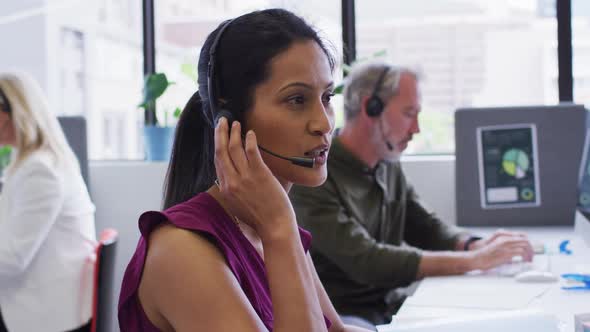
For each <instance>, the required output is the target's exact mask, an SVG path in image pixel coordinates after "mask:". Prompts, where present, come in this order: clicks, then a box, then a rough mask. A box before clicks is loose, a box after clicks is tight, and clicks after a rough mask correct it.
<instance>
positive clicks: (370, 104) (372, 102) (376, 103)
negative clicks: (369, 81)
mask: <svg viewBox="0 0 590 332" xmlns="http://www.w3.org/2000/svg"><path fill="white" fill-rule="evenodd" d="M388 72H389V67H385V69H383V71H382V72H381V74H379V78H378V79H377V83H375V88H373V93H372V94H371V97H369V99H367V104H366V106H365V110H366V112H367V115H368V116H369V117H371V118H377V117H379V116H381V114H382V113H383V110H384V109H385V104H384V103H383V100H381V98H380V97H379V95H378V93H379V90H380V89H381V86H382V85H383V81H385V75H387V73H388ZM379 125H380V126H381V135H382V136H383V141H384V142H385V146H386V147H387V149H388V150H389V151H393V150H394V146H393V144H391V142H390V141H389V140H388V139H387V137H385V133H384V132H383V121H382V120H380V122H379Z"/></svg>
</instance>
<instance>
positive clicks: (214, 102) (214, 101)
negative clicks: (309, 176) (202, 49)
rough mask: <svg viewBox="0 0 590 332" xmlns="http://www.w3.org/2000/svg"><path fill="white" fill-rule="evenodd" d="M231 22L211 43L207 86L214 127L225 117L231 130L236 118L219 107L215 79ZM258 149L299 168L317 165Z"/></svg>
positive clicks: (223, 24)
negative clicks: (217, 57)
mask: <svg viewBox="0 0 590 332" xmlns="http://www.w3.org/2000/svg"><path fill="white" fill-rule="evenodd" d="M231 22H233V19H232V20H227V21H225V22H223V23H222V25H221V27H219V32H217V36H215V39H214V40H213V43H211V47H210V48H209V64H208V65H207V85H208V91H207V92H208V95H209V107H210V108H211V113H212V114H213V115H214V119H215V120H214V121H213V125H214V126H217V122H218V121H219V119H221V118H222V117H225V118H226V119H227V123H228V124H229V126H230V128H231V124H232V122H233V121H234V120H235V117H234V115H233V113H232V112H231V111H230V110H228V109H226V108H223V106H224V105H223V104H222V105H221V107H219V106H220V105H219V99H218V98H219V96H218V94H217V93H218V92H219V89H220V86H219V84H218V82H217V80H216V79H215V53H216V52H217V48H218V45H219V42H220V40H221V36H222V35H223V32H224V31H225V29H227V27H228V26H229V25H230V24H231ZM224 104H225V103H224ZM242 135H243V133H242ZM258 148H259V149H260V150H262V151H264V152H266V153H268V154H270V155H272V156H275V157H277V158H281V159H284V160H288V161H290V162H291V163H292V164H294V165H297V166H303V167H307V168H313V166H314V164H315V158H308V157H285V156H281V155H279V154H276V153H274V152H272V151H270V150H268V149H265V148H263V147H262V146H260V145H258Z"/></svg>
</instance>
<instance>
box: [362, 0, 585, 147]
mask: <svg viewBox="0 0 590 332" xmlns="http://www.w3.org/2000/svg"><path fill="white" fill-rule="evenodd" d="M582 1H584V0H582ZM582 1H580V2H582ZM549 2H551V1H549ZM554 7H555V4H554V3H551V4H548V1H542V0H538V1H532V0H531V1H508V0H502V1H487V0H477V1H473V0H454V1H451V0H415V1H404V0H392V1H378V0H363V1H356V20H357V58H358V59H361V58H371V57H372V56H373V54H375V53H378V52H381V51H385V58H384V59H385V60H387V61H389V62H390V63H393V64H396V65H406V66H409V67H412V68H416V69H418V70H419V71H420V72H421V73H422V82H421V83H420V87H421V92H422V109H423V111H422V113H421V115H420V120H421V133H420V134H419V135H417V136H416V137H415V139H414V141H413V142H412V143H410V146H409V147H408V152H409V153H419V154H435V153H453V152H454V115H453V113H454V111H455V110H456V109H457V108H460V107H485V106H505V105H525V104H529V105H531V104H532V105H535V104H537V105H538V104H554V103H557V102H558V93H557V91H558V90H557V86H556V85H555V81H556V79H557V68H558V67H557V21H556V19H555V10H554ZM551 8H553V10H551ZM585 35H588V34H587V33H586V34H585ZM586 67H590V66H586Z"/></svg>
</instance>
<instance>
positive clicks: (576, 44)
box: [572, 0, 590, 108]
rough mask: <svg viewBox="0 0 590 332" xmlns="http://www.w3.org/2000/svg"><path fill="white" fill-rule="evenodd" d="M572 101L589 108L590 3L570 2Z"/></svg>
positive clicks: (581, 0)
mask: <svg viewBox="0 0 590 332" xmlns="http://www.w3.org/2000/svg"><path fill="white" fill-rule="evenodd" d="M572 39H573V40H572V53H573V63H572V66H573V74H574V101H575V102H577V103H580V104H585V105H586V108H588V107H590V2H588V1H587V0H573V1H572Z"/></svg>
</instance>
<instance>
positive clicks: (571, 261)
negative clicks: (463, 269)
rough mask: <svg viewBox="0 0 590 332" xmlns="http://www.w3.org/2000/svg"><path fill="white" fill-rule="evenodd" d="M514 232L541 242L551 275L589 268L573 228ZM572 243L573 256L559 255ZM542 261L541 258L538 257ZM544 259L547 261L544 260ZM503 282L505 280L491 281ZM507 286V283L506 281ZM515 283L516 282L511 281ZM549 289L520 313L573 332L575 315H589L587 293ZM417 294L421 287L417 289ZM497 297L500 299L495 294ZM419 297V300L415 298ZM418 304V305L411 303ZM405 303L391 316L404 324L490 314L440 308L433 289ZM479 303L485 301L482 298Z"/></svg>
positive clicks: (485, 231) (587, 253)
mask: <svg viewBox="0 0 590 332" xmlns="http://www.w3.org/2000/svg"><path fill="white" fill-rule="evenodd" d="M469 230H470V231H472V232H473V233H474V234H481V235H483V236H486V235H489V234H491V233H492V232H493V231H494V230H495V228H493V229H492V228H469ZM510 230H514V231H522V232H525V233H526V234H528V236H529V238H530V239H531V241H534V242H537V241H539V242H542V243H544V244H545V245H546V247H547V248H548V249H549V251H550V252H553V253H554V254H553V255H552V256H551V267H550V270H551V272H553V273H555V274H556V275H561V274H562V273H571V272H576V271H575V269H576V267H579V266H582V265H585V266H588V265H590V248H588V247H587V246H586V245H585V243H584V242H583V241H582V239H581V238H579V237H577V235H576V234H575V233H574V229H573V227H542V228H514V229H510ZM566 239H568V240H571V241H572V242H571V244H570V248H571V249H572V251H573V255H570V256H568V255H563V254H558V253H557V252H558V250H557V249H558V244H559V242H561V241H563V240H566ZM540 258H543V257H539V259H540ZM545 259H546V258H545ZM474 277H477V276H469V275H465V276H460V277H456V276H455V277H450V278H454V279H447V280H446V281H447V282H448V281H449V280H458V281H460V280H461V279H463V278H474ZM493 278H498V279H499V278H504V279H506V278H507V277H499V276H498V277H493ZM444 281H445V278H444V277H437V278H430V279H429V280H428V282H429V286H432V285H433V284H434V285H436V283H442V282H444ZM507 282H510V281H507ZM514 282H515V283H516V281H514ZM485 283H486V281H485V279H482V285H485ZM548 285H549V289H548V290H547V291H546V292H545V293H543V295H541V296H540V297H537V298H535V299H533V300H532V301H531V302H530V303H529V304H528V305H527V306H526V307H525V308H522V309H540V310H543V311H545V312H548V313H552V314H555V315H556V316H557V317H558V318H559V320H560V321H561V322H563V324H564V329H563V331H567V332H569V331H574V326H575V325H574V314H578V313H584V312H586V313H589V312H590V291H565V290H562V289H561V283H560V282H557V283H552V284H548ZM418 290H420V285H419V286H418ZM498 296H502V295H501V294H498ZM417 297H419V298H417ZM412 300H419V301H412ZM412 300H410V298H409V299H408V300H407V302H406V303H404V305H403V306H402V307H401V308H400V310H399V311H398V313H397V315H395V316H394V322H395V321H396V320H399V321H403V320H408V319H412V318H421V317H422V318H424V319H428V318H435V317H448V316H451V315H462V316H465V315H472V314H478V313H489V312H493V311H491V310H488V309H486V310H484V309H472V308H452V307H445V306H441V305H440V303H441V302H444V301H441V299H440V296H439V294H437V292H436V290H435V287H428V289H427V291H426V292H424V291H417V292H416V294H415V295H414V297H412ZM492 300H495V301H498V299H497V298H495V299H490V301H492ZM429 301H431V302H432V303H436V305H429V304H428V302H429ZM481 301H486V299H485V298H483V299H482V300H481ZM412 302H419V303H420V305H416V304H412Z"/></svg>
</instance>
